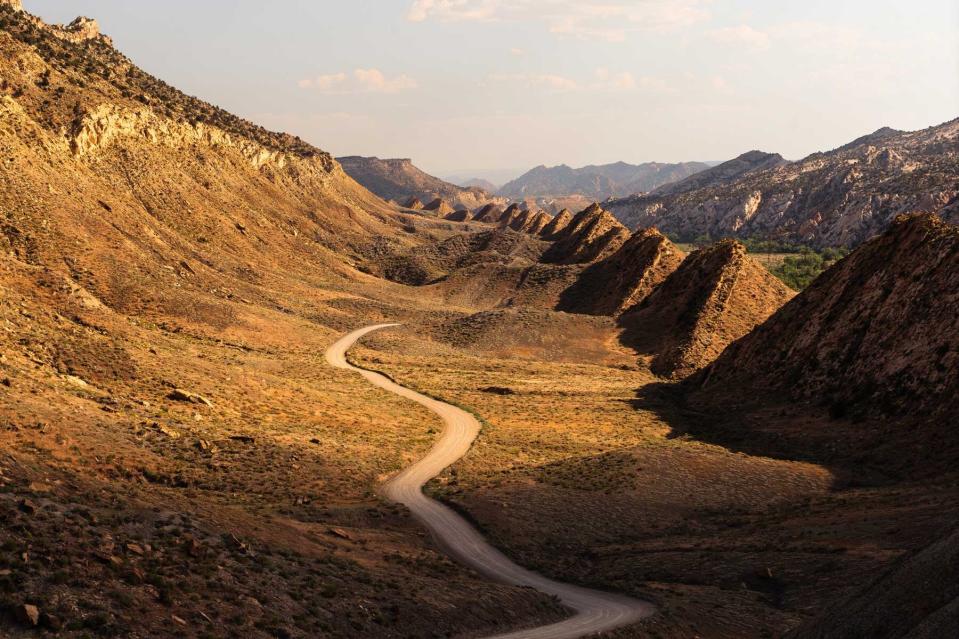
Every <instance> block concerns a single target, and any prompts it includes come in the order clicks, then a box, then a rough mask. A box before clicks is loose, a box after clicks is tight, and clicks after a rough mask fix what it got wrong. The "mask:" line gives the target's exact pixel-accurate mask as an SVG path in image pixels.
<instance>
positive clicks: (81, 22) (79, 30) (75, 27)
mask: <svg viewBox="0 0 959 639" xmlns="http://www.w3.org/2000/svg"><path fill="white" fill-rule="evenodd" d="M63 30H64V31H65V32H66V33H68V34H71V35H72V36H73V37H74V38H76V39H77V40H78V41H83V40H93V39H94V38H98V37H100V23H99V22H97V21H96V20H94V19H93V18H87V17H86V16H80V17H79V18H77V19H76V20H74V21H73V22H71V23H70V24H68V25H67V26H66V27H64V28H63Z"/></svg>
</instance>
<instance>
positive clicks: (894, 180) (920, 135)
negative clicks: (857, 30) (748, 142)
mask: <svg viewBox="0 0 959 639" xmlns="http://www.w3.org/2000/svg"><path fill="white" fill-rule="evenodd" d="M730 176H733V177H734V178H735V179H732V180H730V179H729V177H730ZM957 176H959V120H953V121H951V122H947V123H945V124H942V125H939V126H935V127H931V128H928V129H925V130H922V131H914V132H903V131H895V130H892V129H880V130H879V131H876V132H875V133H873V134H871V135H867V136H864V137H862V138H859V139H857V140H854V141H853V142H850V143H849V144H847V145H845V146H842V147H840V148H838V149H835V150H833V151H828V152H824V153H814V154H813V155H810V156H809V157H807V158H804V159H803V160H800V161H798V162H788V163H787V162H782V161H781V158H779V157H778V156H751V155H750V154H747V155H746V156H743V157H741V158H739V159H738V160H737V161H733V162H731V163H726V165H723V166H721V167H716V168H715V169H711V170H710V171H706V172H704V173H702V174H700V175H695V176H693V177H692V178H690V179H689V180H688V181H687V182H686V183H683V182H680V183H678V184H676V185H673V186H671V187H667V188H666V189H664V190H663V191H662V192H655V193H651V194H649V195H643V196H636V197H631V198H626V199H623V200H617V201H615V202H610V203H608V204H607V205H606V206H607V208H608V209H609V210H610V211H611V212H612V213H614V214H615V215H616V216H617V217H618V218H619V219H620V220H621V221H622V222H623V223H624V224H626V225H627V226H629V227H630V228H636V227H645V226H656V227H658V228H659V229H661V230H662V231H663V232H665V233H667V234H669V235H670V236H671V237H682V238H684V239H687V240H692V239H694V238H699V237H713V238H722V237H740V238H746V237H753V238H765V239H772V240H785V241H789V242H796V243H801V244H808V245H814V246H817V247H830V246H844V247H853V246H856V245H858V244H859V243H861V242H864V241H865V240H867V239H869V238H870V237H872V236H874V235H877V234H879V233H881V232H882V231H883V230H884V229H885V228H886V226H887V225H888V224H889V223H890V222H892V220H893V219H894V218H895V217H896V216H897V215H900V214H903V213H916V212H926V213H937V214H939V215H941V216H942V217H943V219H946V220H950V221H957V220H959V207H957V199H956V198H957V195H959V190H957V188H956V184H957V181H956V178H957Z"/></svg>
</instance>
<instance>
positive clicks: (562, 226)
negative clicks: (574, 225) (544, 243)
mask: <svg viewBox="0 0 959 639" xmlns="http://www.w3.org/2000/svg"><path fill="white" fill-rule="evenodd" d="M572 221H573V213H572V212H571V211H570V210H569V209H563V210H562V211H560V212H559V213H557V214H556V215H555V216H554V217H553V219H552V220H550V222H549V224H547V225H546V226H544V227H543V230H542V231H540V235H541V236H542V237H543V239H544V240H555V239H556V238H557V237H558V236H559V234H560V233H562V232H563V231H564V230H566V227H567V226H569V223H570V222H572Z"/></svg>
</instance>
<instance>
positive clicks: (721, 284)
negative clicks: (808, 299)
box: [622, 240, 795, 378]
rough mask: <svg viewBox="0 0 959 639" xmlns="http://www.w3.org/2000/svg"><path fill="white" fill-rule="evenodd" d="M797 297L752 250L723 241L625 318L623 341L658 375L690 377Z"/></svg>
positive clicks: (684, 265)
mask: <svg viewBox="0 0 959 639" xmlns="http://www.w3.org/2000/svg"><path fill="white" fill-rule="evenodd" d="M794 295H795V293H794V292H793V291H791V290H789V289H788V288H787V287H786V285H785V284H783V283H782V282H780V281H779V280H778V279H776V278H775V277H773V275H772V274H770V273H769V272H768V271H767V270H766V269H765V268H763V267H762V266H761V265H760V264H758V263H757V262H755V261H753V260H752V259H751V258H750V257H749V256H748V255H747V254H746V247H744V246H743V245H742V244H740V243H739V242H736V241H735V240H723V241H721V242H718V243H716V244H714V245H712V246H710V247H707V248H704V249H701V250H699V251H696V252H694V253H692V254H691V255H690V256H689V257H687V258H686V259H685V260H684V261H683V262H682V264H681V265H680V266H679V268H677V269H676V270H675V271H673V273H672V274H671V275H669V277H667V278H666V279H665V280H664V281H663V283H662V284H661V285H660V286H659V287H657V288H656V290H655V291H653V292H652V294H650V295H649V296H648V297H646V298H645V300H644V301H643V302H642V303H641V304H639V305H638V306H637V307H635V308H634V309H631V310H630V311H628V312H627V313H626V314H625V315H624V316H623V318H622V325H623V327H624V328H625V329H626V331H625V333H624V335H623V341H624V343H626V344H628V345H630V346H632V347H633V348H635V349H636V350H637V351H638V352H640V353H644V354H648V355H649V356H650V357H651V360H650V365H651V368H652V370H653V372H654V373H656V374H657V375H662V376H664V377H675V378H679V377H686V376H688V375H690V374H691V373H693V372H695V371H696V370H697V369H699V368H701V367H703V366H705V365H707V364H709V363H710V362H711V361H713V360H714V359H715V358H716V357H718V356H719V354H720V353H722V352H723V349H725V348H726V346H728V345H729V344H730V343H732V342H734V341H735V340H737V339H739V338H741V337H742V336H744V335H746V334H747V333H749V332H750V331H752V330H753V329H754V328H755V327H756V326H758V325H759V324H761V323H763V322H764V321H765V320H766V319H767V318H768V317H769V316H770V315H772V314H773V313H775V312H776V311H777V310H779V309H780V307H782V306H783V304H785V303H786V302H788V301H789V300H790V299H791V298H792V297H793V296H794Z"/></svg>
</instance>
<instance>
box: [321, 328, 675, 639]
mask: <svg viewBox="0 0 959 639" xmlns="http://www.w3.org/2000/svg"><path fill="white" fill-rule="evenodd" d="M394 326H398V324H379V325H376V326H368V327H366V328H361V329H359V330H357V331H354V332H352V333H350V334H349V335H346V336H345V337H343V338H342V339H340V340H339V341H337V342H336V343H335V344H333V346H331V347H330V348H329V349H328V350H327V351H326V360H327V362H329V363H330V365H331V366H334V367H336V368H343V369H347V370H352V371H355V372H357V373H359V374H361V375H362V376H363V377H365V378H366V380H367V381H369V382H370V383H371V384H373V385H374V386H378V387H380V388H382V389H384V390H387V391H389V392H391V393H395V394H397V395H400V396H401V397H405V398H407V399H409V400H412V401H414V402H416V403H418V404H422V405H423V406H425V407H427V408H428V409H430V410H431V411H433V412H434V413H436V414H437V415H439V416H440V417H442V418H443V421H444V422H445V424H446V428H445V429H444V431H443V433H442V435H440V438H439V439H438V440H437V441H436V443H435V444H434V446H433V448H432V449H431V450H430V451H429V453H427V455H426V456H425V457H424V458H422V459H421V460H419V461H418V462H416V463H415V464H413V465H412V466H410V467H409V468H407V469H406V470H404V471H402V472H400V473H399V474H398V475H396V476H395V477H393V478H392V479H391V480H390V481H389V482H387V483H386V484H385V485H384V486H383V493H384V495H385V496H386V497H387V498H388V499H390V500H392V501H394V502H397V503H400V504H403V505H404V506H406V507H407V508H409V509H410V512H412V513H413V515H414V516H415V517H417V518H418V519H419V520H420V521H421V522H422V523H423V524H424V525H425V526H426V527H427V528H429V530H430V531H431V532H432V533H433V535H434V536H435V538H436V539H437V541H438V542H439V543H440V544H441V545H442V546H443V547H444V548H445V549H446V550H447V551H448V552H449V553H450V554H451V555H452V556H454V557H455V558H456V559H458V560H459V561H461V562H463V563H464V564H466V565H468V566H470V567H472V568H474V569H475V570H477V571H478V572H480V573H482V574H483V575H485V576H487V577H489V578H491V579H494V580H496V581H501V582H504V583H508V584H512V585H515V586H528V587H530V588H535V589H536V590H538V591H540V592H543V593H546V594H549V595H554V596H555V597H557V598H559V600H560V601H562V603H563V604H564V605H566V606H567V607H568V608H570V609H572V610H573V611H575V613H576V614H575V615H574V616H573V617H570V618H569V619H567V620H566V621H561V622H559V623H555V624H551V625H548V626H542V627H539V628H531V629H529V630H520V631H517V632H510V633H506V634H500V635H496V637H492V638H490V639H578V638H579V637H587V636H590V635H593V634H595V633H599V632H604V631H608V630H613V629H616V628H622V627H624V626H628V625H631V624H634V623H636V622H638V621H640V620H641V619H644V618H645V617H649V616H651V615H652V614H654V613H655V611H656V608H655V606H653V605H652V604H650V603H648V602H645V601H640V600H637V599H632V598H630V597H626V596H623V595H616V594H612V593H608V592H602V591H599V590H590V589H588V588H582V587H579V586H573V585H570V584H564V583H560V582H558V581H553V580H552V579H547V578H546V577H543V576H542V575H538V574H536V573H535V572H532V571H530V570H526V569H525V568H522V567H520V566H517V565H516V564H514V563H513V562H512V561H510V560H509V559H508V558H507V557H506V556H505V555H504V554H503V553H501V552H500V551H498V550H497V549H496V548H494V547H493V546H491V545H490V544H489V543H488V542H487V541H486V540H485V539H484V538H483V536H482V535H480V533H479V532H478V531H477V530H476V529H475V528H473V527H472V526H471V525H470V524H469V523H467V521H466V520H465V519H463V518H462V517H460V516H459V515H458V514H456V513H455V512H454V511H452V510H451V509H449V508H448V507H446V506H444V505H443V504H441V503H439V502H437V501H434V500H432V499H430V498H428V497H426V495H424V494H423V486H424V485H425V484H426V482H428V481H429V480H431V479H433V478H434V477H436V476H437V475H439V474H440V473H441V472H443V470H444V469H446V468H447V467H449V466H451V465H452V464H453V463H454V462H456V461H458V460H459V459H460V458H461V457H463V455H465V454H466V452H467V451H468V450H469V449H470V446H472V444H473V441H474V440H475V439H476V437H477V436H478V435H479V432H480V424H479V422H478V421H477V420H476V418H475V417H473V415H471V414H469V413H467V412H466V411H464V410H462V409H459V408H457V407H455V406H451V405H450V404H447V403H445V402H441V401H438V400H436V399H433V398H431V397H427V396H425V395H421V394H420V393H417V392H415V391H412V390H410V389H408V388H404V387H403V386H400V385H399V384H397V383H395V382H393V381H392V380H390V379H389V378H387V377H386V376H385V375H381V374H379V373H374V372H372V371H367V370H363V369H361V368H357V367H355V366H352V365H351V364H350V363H349V362H348V361H347V360H346V353H347V351H349V350H350V348H351V347H352V346H353V345H354V344H355V343H356V342H357V341H358V340H359V339H360V338H362V337H363V336H365V335H368V334H369V333H372V332H374V331H378V330H382V329H384V328H391V327H394Z"/></svg>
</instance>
